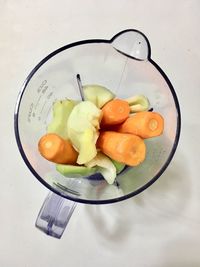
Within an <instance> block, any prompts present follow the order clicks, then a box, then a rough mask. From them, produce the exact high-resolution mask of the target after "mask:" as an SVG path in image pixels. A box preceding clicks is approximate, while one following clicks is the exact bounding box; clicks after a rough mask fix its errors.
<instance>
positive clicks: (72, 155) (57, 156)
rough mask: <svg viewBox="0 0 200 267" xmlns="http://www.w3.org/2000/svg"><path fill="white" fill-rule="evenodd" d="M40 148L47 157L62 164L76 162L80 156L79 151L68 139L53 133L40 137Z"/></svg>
mask: <svg viewBox="0 0 200 267" xmlns="http://www.w3.org/2000/svg"><path fill="white" fill-rule="evenodd" d="M38 150H39V152H40V154H41V155H42V156H43V157H44V158H45V159H47V160H49V161H52V162H55V163H60V164H64V163H65V164H75V163H76V160H77V157H78V153H77V152H76V150H75V149H74V148H73V146H72V145H71V143H70V142H69V141H68V140H64V139H63V138H61V137H60V136H59V135H57V134H53V133H49V134H46V135H44V136H42V137H41V138H40V140H39V143H38Z"/></svg>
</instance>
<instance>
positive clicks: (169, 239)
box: [0, 0, 200, 267]
mask: <svg viewBox="0 0 200 267" xmlns="http://www.w3.org/2000/svg"><path fill="white" fill-rule="evenodd" d="M199 12H200V1H198V0H196V1H195V0H182V1H180V0H179V1H174V0H168V1H160V0H157V1H156V0H152V1H148V0H146V1H144V0H143V1H141V0H121V1H117V0H102V1H97V0H96V1H94V0H84V1H81V0H79V1H78V0H61V1H59V0H57V1H54V0H52V1H51V0H42V1H41V0H34V1H30V0H17V1H15V0H0V167H1V174H0V181H1V183H0V186H1V190H0V231H1V233H0V266H1V267H18V266H19V267H35V266H41V267H43V266H44V267H46V266H47V267H54V266H58V267H62V266H70V267H81V266H87V267H93V266H97V267H98V266H115V267H121V266H123V267H131V266H137V267H143V266H147V267H151V266H152V267H157V266H159V267H169V266H170V267H178V266H181V267H184V266H185V267H188V266H190V267H192V266H195V267H196V266H200V251H199V247H200V177H199V166H198V165H199V164H200V160H199V158H200V157H199V154H200V152H199V151H200V145H199V138H200V119H199V118H200V46H199V45H200V27H199V25H200V15H199ZM126 28H135V29H138V30H140V31H142V32H144V33H145V34H146V35H147V37H148V38H149V40H150V43H151V47H152V58H153V59H154V60H155V61H156V62H157V63H158V64H159V65H160V66H161V68H162V69H163V70H164V71H165V72H166V73H167V75H168V77H169V78H170V80H171V82H172V84H173V85H174V88H175V90H176V92H177V95H178V98H179V101H180V106H181V111H182V132H181V139H180V143H179V147H178V150H177V152H176V154H175V157H174V159H173V161H172V163H171V165H170V167H169V168H168V169H167V171H166V172H165V173H164V174H163V175H162V177H161V178H160V179H159V180H158V181H157V182H156V183H155V184H153V185H152V186H151V187H150V188H149V189H147V190H146V191H145V192H143V193H141V194H140V195H138V196H136V197H134V198H132V199H129V200H127V201H124V202H121V203H118V204H114V205H106V206H85V205H82V204H80V205H78V207H77V208H76V210H75V212H74V214H73V216H72V219H71V221H70V223H69V225H68V228H67V229H66V231H65V233H64V235H63V237H62V239H61V240H56V239H53V238H50V237H48V236H45V235H44V234H43V233H41V232H40V231H38V230H37V229H36V228H35V227H34V222H35V219H36V216H37V214H38V211H39V209H40V206H41V204H42V202H43V199H44V197H45V196H46V194H47V193H48V190H47V189H46V188H44V187H43V186H42V185H41V184H40V183H39V182H38V180H37V179H36V178H34V177H33V175H32V174H31V173H30V171H29V170H28V169H27V167H26V166H25V164H24V162H23V161H22V159H21V156H20V154H19V152H18V149H17V145H16V142H15V137H14V130H13V113H14V105H15V101H16V98H17V94H18V92H19V89H20V87H21V85H22V83H23V81H24V79H25V78H26V76H27V75H28V73H29V72H30V70H31V69H32V68H33V67H34V66H35V65H36V64H37V63H38V61H40V60H41V59H42V58H43V57H45V56H46V55H47V54H48V53H50V52H51V51H53V50H55V49H57V48H58V47H61V46H63V45H65V44H68V43H71V42H74V41H77V40H81V39H88V38H103V39H110V38H111V37H112V36H113V35H114V34H116V33H117V32H119V31H121V30H124V29H126Z"/></svg>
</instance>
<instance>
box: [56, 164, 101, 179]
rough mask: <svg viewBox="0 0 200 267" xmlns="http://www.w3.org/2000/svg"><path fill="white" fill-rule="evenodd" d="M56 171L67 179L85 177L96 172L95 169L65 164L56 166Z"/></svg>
mask: <svg viewBox="0 0 200 267" xmlns="http://www.w3.org/2000/svg"><path fill="white" fill-rule="evenodd" d="M56 170H57V171H58V172H59V173H61V174H62V175H64V176H66V177H69V178H81V177H87V176H90V175H92V174H94V173H95V172H96V168H90V167H85V166H74V165H65V164H56Z"/></svg>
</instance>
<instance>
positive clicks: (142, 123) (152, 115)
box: [116, 111, 164, 138]
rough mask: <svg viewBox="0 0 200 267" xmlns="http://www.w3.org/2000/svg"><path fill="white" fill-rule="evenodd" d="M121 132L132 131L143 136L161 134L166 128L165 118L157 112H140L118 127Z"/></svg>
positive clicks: (148, 136)
mask: <svg viewBox="0 0 200 267" xmlns="http://www.w3.org/2000/svg"><path fill="white" fill-rule="evenodd" d="M116 130H117V131H118V132H120V133H131V134H135V135H138V136H140V137H141V138H150V137H155V136H159V135H161V134H162V133H163V130H164V119H163V117H162V116H161V115H160V114H159V113H156V112H148V111H144V112H138V113H136V114H135V115H134V116H132V117H129V118H128V119H127V120H126V121H125V122H124V123H122V124H121V125H120V126H118V127H117V129H116Z"/></svg>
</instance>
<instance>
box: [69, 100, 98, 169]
mask: <svg viewBox="0 0 200 267" xmlns="http://www.w3.org/2000/svg"><path fill="white" fill-rule="evenodd" d="M101 117H102V112H101V110H100V109H98V108H97V107H96V106H95V105H94V104H93V103H92V102H90V101H82V102H80V103H79V104H77V105H76V106H75V107H74V108H73V110H72V112H71V114H70V116H69V118H68V122H67V134H68V138H69V139H70V141H71V142H72V144H73V146H74V147H75V149H76V150H77V151H78V152H79V156H78V159H77V163H78V164H85V163H86V162H88V161H90V160H92V159H93V158H94V157H95V156H96V154H97V150H96V141H97V138H98V136H99V132H98V129H99V124H100V120H101Z"/></svg>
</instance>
